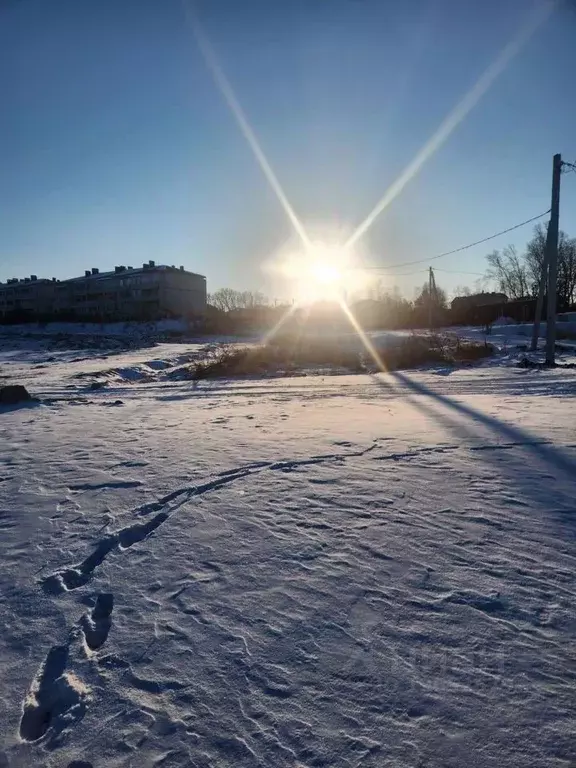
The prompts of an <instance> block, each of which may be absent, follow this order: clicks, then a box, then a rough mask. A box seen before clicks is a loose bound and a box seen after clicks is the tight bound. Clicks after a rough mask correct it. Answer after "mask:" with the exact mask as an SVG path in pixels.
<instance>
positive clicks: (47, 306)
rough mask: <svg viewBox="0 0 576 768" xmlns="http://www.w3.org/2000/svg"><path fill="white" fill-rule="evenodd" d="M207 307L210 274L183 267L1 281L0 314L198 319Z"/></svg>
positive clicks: (117, 269) (145, 267)
mask: <svg viewBox="0 0 576 768" xmlns="http://www.w3.org/2000/svg"><path fill="white" fill-rule="evenodd" d="M205 312H206V278H205V277H204V276H203V275H198V274H195V273H193V272H188V271H187V270H185V269H184V267H180V268H177V267H174V266H172V267H169V266H165V265H158V266H157V265H156V264H155V262H153V261H149V262H147V263H145V264H143V265H142V267H138V268H133V267H125V266H118V267H115V268H114V270H112V271H110V272H100V270H99V269H97V268H92V269H89V270H86V271H85V273H84V275H83V276H81V277H74V278H71V279H69V280H54V279H53V280H38V278H37V277H36V276H32V277H31V278H26V279H25V280H16V279H13V280H9V281H8V282H7V283H5V284H0V314H1V315H3V316H4V317H6V316H8V317H9V316H13V315H24V316H31V317H33V316H35V315H36V316H54V317H69V318H72V317H75V318H82V319H86V320H90V319H93V320H157V319H160V318H164V317H189V318H200V317H203V316H204V314H205Z"/></svg>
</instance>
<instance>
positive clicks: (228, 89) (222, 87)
mask: <svg viewBox="0 0 576 768" xmlns="http://www.w3.org/2000/svg"><path fill="white" fill-rule="evenodd" d="M182 4H183V7H184V13H185V16H186V20H187V21H188V24H189V26H190V28H191V30H192V32H193V34H194V37H195V38H196V42H197V43H198V48H199V49H200V52H201V54H202V56H203V58H204V61H205V62H206V66H207V67H208V69H209V70H210V73H211V74H212V77H213V79H214V83H215V84H216V87H217V88H218V90H219V91H220V94H221V95H222V98H223V99H224V101H225V102H226V105H227V106H228V108H229V109H230V112H231V113H232V115H233V117H234V119H235V120H236V123H237V125H238V127H239V129H240V132H241V133H242V135H243V136H244V138H245V139H246V142H247V143H248V146H249V147H250V149H251V150H252V153H253V154H254V157H255V158H256V161H257V162H258V165H259V166H260V168H261V170H262V173H263V174H264V176H265V177H266V179H267V181H268V183H269V184H270V186H271V188H272V190H273V192H274V194H275V195H276V197H277V198H278V200H279V202H280V205H281V206H282V208H283V209H284V212H285V213H286V216H287V217H288V219H289V220H290V222H291V223H292V226H293V227H294V229H295V231H296V232H297V234H298V237H299V238H300V240H301V241H302V243H303V245H304V247H305V248H306V249H307V248H308V247H309V246H310V239H309V237H308V235H307V233H306V230H305V229H304V226H303V225H302V222H301V221H300V219H299V218H298V216H297V215H296V213H295V211H294V208H293V207H292V205H291V204H290V201H289V200H288V198H287V197H286V194H285V192H284V190H283V189H282V185H281V184H280V182H279V181H278V178H277V176H276V174H275V173H274V170H273V169H272V166H271V165H270V163H269V161H268V158H267V157H266V155H265V154H264V150H263V149H262V147H261V146H260V142H259V141H258V139H257V137H256V134H255V133H254V130H253V128H252V126H251V125H250V122H249V121H248V118H247V116H246V114H245V112H244V110H243V109H242V106H241V104H240V102H239V100H238V98H237V96H236V94H235V93H234V89H233V88H232V85H231V84H230V81H229V80H228V78H227V77H226V74H225V72H224V70H223V69H222V67H221V65H220V63H219V61H218V59H217V57H216V53H215V51H214V49H213V48H212V45H211V43H210V41H209V40H208V37H207V36H206V34H205V33H204V30H203V29H202V27H201V26H200V22H199V20H198V18H197V17H196V14H194V13H193V11H192V8H191V7H190V5H189V2H188V0H182Z"/></svg>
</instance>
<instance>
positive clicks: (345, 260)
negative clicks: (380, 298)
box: [265, 237, 367, 306]
mask: <svg viewBox="0 0 576 768" xmlns="http://www.w3.org/2000/svg"><path fill="white" fill-rule="evenodd" d="M265 271H268V272H270V273H272V274H274V275H275V276H277V277H279V278H280V280H279V282H278V285H279V290H280V291H283V292H285V293H286V294H288V295H289V296H290V298H291V302H292V304H293V305H295V306H303V305H310V304H314V303H316V302H325V301H326V302H328V301H329V302H336V303H338V304H340V303H342V302H343V301H347V300H348V299H349V298H350V297H351V296H353V295H354V294H355V293H357V292H358V291H359V290H361V289H362V287H363V285H364V283H365V282H366V280H367V273H366V272H365V270H363V269H362V267H361V259H360V256H359V252H358V250H357V249H356V248H351V247H348V246H346V245H343V244H342V239H341V238H340V237H334V238H333V239H332V238H330V239H326V240H314V241H311V242H309V243H308V244H307V245H306V247H305V248H298V249H296V250H294V249H293V246H292V244H289V245H287V247H286V248H284V249H282V250H279V251H278V252H277V253H276V254H275V255H274V256H273V257H272V258H271V259H270V261H269V262H268V263H267V264H266V266H265Z"/></svg>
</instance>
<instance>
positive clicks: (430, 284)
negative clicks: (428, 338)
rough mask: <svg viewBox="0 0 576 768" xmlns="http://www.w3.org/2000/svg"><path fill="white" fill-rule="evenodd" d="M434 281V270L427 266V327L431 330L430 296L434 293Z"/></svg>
mask: <svg viewBox="0 0 576 768" xmlns="http://www.w3.org/2000/svg"><path fill="white" fill-rule="evenodd" d="M435 289H436V283H435V282H434V270H433V269H432V267H429V268H428V328H429V329H430V330H432V297H433V296H434V294H435V293H436V290H435Z"/></svg>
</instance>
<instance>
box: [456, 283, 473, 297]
mask: <svg viewBox="0 0 576 768" xmlns="http://www.w3.org/2000/svg"><path fill="white" fill-rule="evenodd" d="M456 296H472V291H471V290H470V288H469V287H468V286H467V285H457V286H456V288H454V297H456Z"/></svg>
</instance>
